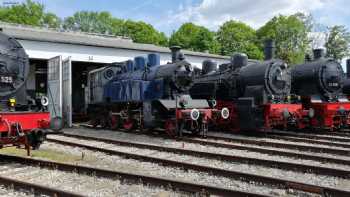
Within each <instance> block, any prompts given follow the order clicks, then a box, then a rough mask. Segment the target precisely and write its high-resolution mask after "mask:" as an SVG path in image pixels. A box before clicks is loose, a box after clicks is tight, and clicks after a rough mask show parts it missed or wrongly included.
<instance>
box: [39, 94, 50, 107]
mask: <svg viewBox="0 0 350 197" xmlns="http://www.w3.org/2000/svg"><path fill="white" fill-rule="evenodd" d="M40 103H41V105H42V106H45V107H46V106H48V105H49V98H47V97H46V96H42V97H41V99H40Z"/></svg>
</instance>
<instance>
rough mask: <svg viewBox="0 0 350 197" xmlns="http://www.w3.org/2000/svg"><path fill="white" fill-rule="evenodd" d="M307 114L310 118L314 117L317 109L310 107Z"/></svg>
mask: <svg viewBox="0 0 350 197" xmlns="http://www.w3.org/2000/svg"><path fill="white" fill-rule="evenodd" d="M307 115H308V116H309V118H313V117H314V116H315V110H314V109H312V108H310V109H309V112H308V113H307Z"/></svg>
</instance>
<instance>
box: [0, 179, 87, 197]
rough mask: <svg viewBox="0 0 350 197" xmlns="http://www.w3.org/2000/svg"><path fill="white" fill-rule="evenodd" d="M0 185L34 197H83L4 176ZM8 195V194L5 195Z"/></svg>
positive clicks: (0, 180)
mask: <svg viewBox="0 0 350 197" xmlns="http://www.w3.org/2000/svg"><path fill="white" fill-rule="evenodd" d="M0 184H1V185H4V186H6V187H7V188H11V189H13V190H15V191H22V192H23V191H26V193H29V194H32V195H35V196H45V195H47V196H57V197H83V195H80V194H76V193H73V192H68V191H64V190H60V189H57V188H50V187H47V186H43V185H39V184H34V183H28V182H25V181H20V180H16V179H13V178H8V177H4V176H0ZM7 195H8V194H7Z"/></svg>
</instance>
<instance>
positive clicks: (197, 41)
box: [169, 23, 218, 53]
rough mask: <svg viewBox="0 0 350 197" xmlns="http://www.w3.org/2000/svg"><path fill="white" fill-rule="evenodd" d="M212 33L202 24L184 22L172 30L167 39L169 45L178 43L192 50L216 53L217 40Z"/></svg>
mask: <svg viewBox="0 0 350 197" xmlns="http://www.w3.org/2000/svg"><path fill="white" fill-rule="evenodd" d="M214 35H215V34H214V33H213V32H210V31H209V30H208V29H207V28H205V27H203V26H198V25H195V24H193V23H184V24H183V25H181V27H180V28H179V29H178V30H177V31H176V32H174V33H173V34H172V35H171V37H170V40H169V43H170V45H178V46H181V48H184V49H190V50H193V51H200V52H205V51H209V52H211V53H217V52H218V49H217V45H218V44H217V42H216V40H215V38H214Z"/></svg>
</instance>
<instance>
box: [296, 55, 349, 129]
mask: <svg viewBox="0 0 350 197" xmlns="http://www.w3.org/2000/svg"><path fill="white" fill-rule="evenodd" d="M313 52H314V54H313V56H314V59H313V60H309V61H307V62H305V63H304V64H300V65H295V66H293V68H292V70H291V72H292V93H293V94H296V95H299V96H300V97H301V101H302V104H303V108H304V109H306V110H309V111H310V113H311V114H313V115H312V119H311V122H310V125H309V127H310V128H320V129H324V130H334V129H340V128H342V127H347V126H348V125H349V123H350V118H349V112H350V102H349V100H348V98H346V97H345V96H344V95H343V93H342V90H343V85H344V81H345V74H344V71H343V68H342V66H341V64H340V63H338V62H337V61H335V60H334V59H332V58H325V51H324V50H323V49H315V50H314V51H313Z"/></svg>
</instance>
